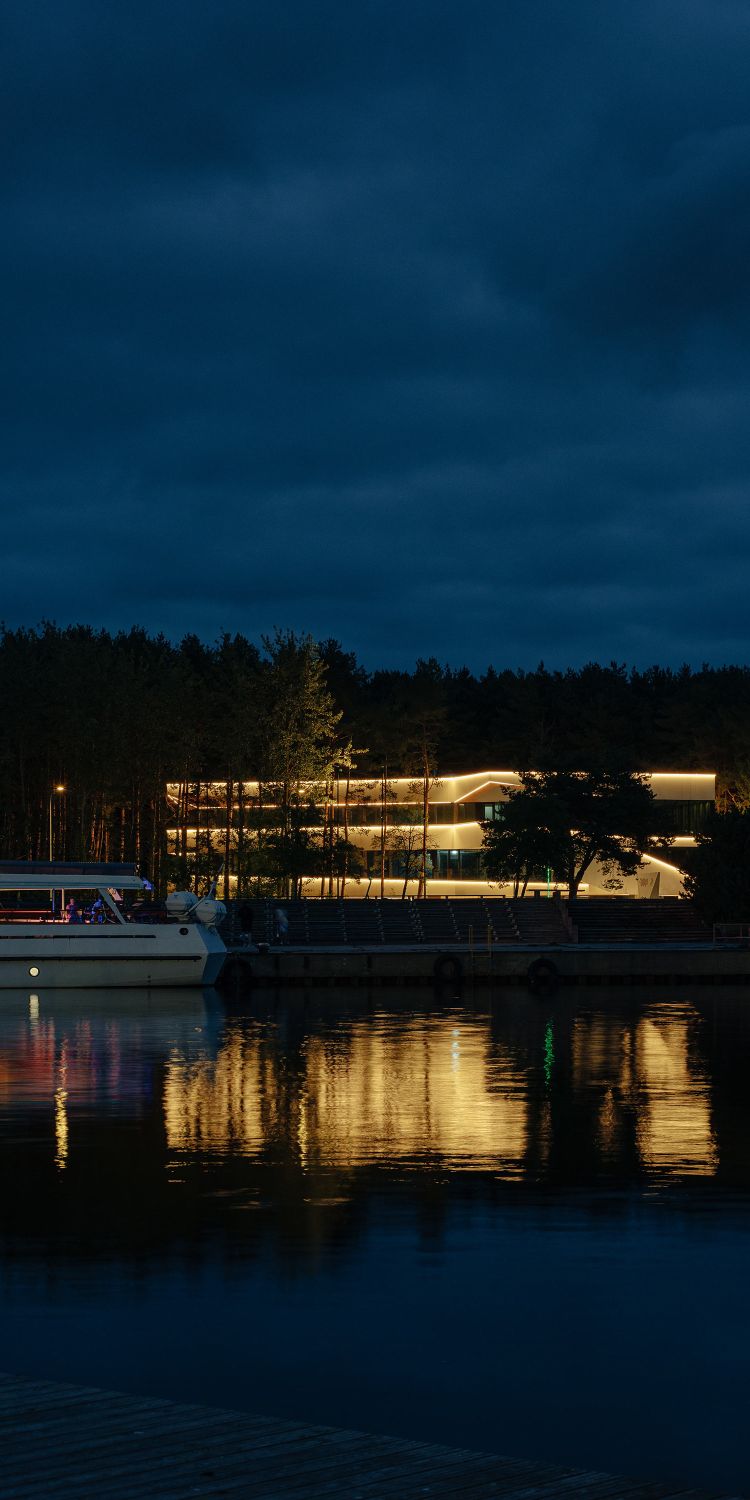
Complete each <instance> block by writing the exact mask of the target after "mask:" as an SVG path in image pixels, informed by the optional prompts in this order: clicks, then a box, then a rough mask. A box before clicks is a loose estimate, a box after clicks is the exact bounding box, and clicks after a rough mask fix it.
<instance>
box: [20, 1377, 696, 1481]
mask: <svg viewBox="0 0 750 1500" xmlns="http://www.w3.org/2000/svg"><path fill="white" fill-rule="evenodd" d="M195 1495H203V1496H222V1495H226V1496H229V1497H231V1500H245V1497H248V1500H250V1497H252V1500H272V1497H276V1496H292V1497H296V1500H307V1497H308V1496H310V1497H318V1496H319V1497H321V1500H322V1497H325V1500H339V1497H341V1500H343V1497H346V1500H359V1497H361V1500H380V1497H383V1500H424V1497H425V1496H433V1495H434V1496H442V1497H444V1500H445V1497H449V1496H463V1495H465V1496H467V1497H468V1500H485V1497H489V1496H496V1495H502V1496H504V1497H505V1500H556V1497H558V1496H559V1497H560V1500H573V1497H575V1496H578V1495H580V1496H582V1497H585V1500H620V1497H623V1500H624V1497H626V1496H627V1497H628V1500H667V1497H669V1496H672V1495H679V1496H680V1497H681V1500H698V1497H699V1496H700V1497H701V1500H707V1492H706V1491H699V1490H685V1489H682V1488H680V1487H679V1486H677V1487H675V1486H670V1485H668V1484H644V1483H641V1482H639V1481H636V1480H630V1479H617V1478H614V1477H613V1476H612V1475H609V1474H593V1473H584V1472H583V1471H579V1470H575V1469H563V1468H560V1467H558V1466H554V1465H550V1464H535V1463H521V1462H517V1461H516V1460H515V1459H510V1458H495V1457H493V1456H492V1455H490V1454H486V1453H470V1452H464V1451H462V1450H460V1449H456V1448H443V1447H436V1446H434V1445H433V1444H426V1443H412V1442H408V1441H406V1440H405V1439H403V1438H388V1437H373V1436H371V1435H369V1434H367V1433H362V1432H340V1431H337V1430H335V1429H334V1428H330V1427H307V1426H302V1425H300V1424H298V1423H294V1422H280V1421H276V1420H275V1419H273V1418H267V1417H255V1416H249V1415H246V1414H245V1413H243V1412H236V1411H218V1410H215V1409H213V1408H211V1407H205V1406H183V1405H177V1404H176V1403H174V1402H171V1401H155V1400H145V1399H142V1398H141V1397H139V1396H124V1395H117V1394H115V1393H113V1392H111V1391H99V1390H89V1389H85V1388H81V1387H78V1386H73V1385H57V1384H52V1383H51V1382H48V1381H40V1380H28V1379H25V1378H20V1377H16V1376H11V1375H0V1496H1V1497H2V1500H146V1497H149V1500H151V1497H153V1500H188V1497H190V1496H195Z"/></svg>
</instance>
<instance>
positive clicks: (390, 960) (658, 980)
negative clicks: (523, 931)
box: [223, 943, 750, 988]
mask: <svg viewBox="0 0 750 1500" xmlns="http://www.w3.org/2000/svg"><path fill="white" fill-rule="evenodd" d="M460 981H472V982H474V983H476V984H492V985H503V984H509V985H519V984H531V985H532V987H534V985H535V984H537V985H538V984H542V985H546V986H552V985H574V984H605V985H606V984H617V985H668V984H672V983H675V984H680V985H685V984H702V985H703V984H750V950H748V949H747V948H744V947H739V946H738V947H728V946H726V945H722V944H712V943H706V944H698V943H679V944H678V943H675V944H670V943H652V944H649V943H617V944H615V943H612V944H603V943H595V944H591V945H586V944H582V943H576V944H563V945H560V946H559V947H554V946H549V945H547V946H544V947H538V948H535V947H533V946H531V945H530V944H528V943H525V944H518V945H512V944H510V943H503V944H502V945H498V946H496V947H492V946H490V947H487V946H485V947H469V946H468V945H466V944H459V943H453V944H451V945H450V946H447V945H446V946H440V945H427V944H420V945H419V946H418V947H416V946H406V945H402V946H395V945H394V946H391V947H389V946H387V945H385V944H381V945H379V946H378V947H366V948H365V947H362V948H357V947H353V946H346V947H345V946H339V945H331V946H323V945H321V944H317V945H316V946H315V947H314V948H310V947H303V946H278V947H269V948H268V950H267V951H262V952H258V951H256V950H254V949H250V948H247V947H245V948H233V949H230V951H229V956H228V960H227V964H226V968H225V973H224V976H223V984H224V986H225V987H227V988H231V987H244V986H245V985H247V986H252V985H278V984H283V985H285V986H286V985H297V984H301V985H315V984H341V985H345V984H351V985H360V984H369V985H379V984H385V985H393V984H402V983H403V984H430V985H434V984H441V983H450V982H460Z"/></svg>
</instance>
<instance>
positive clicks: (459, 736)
mask: <svg viewBox="0 0 750 1500" xmlns="http://www.w3.org/2000/svg"><path fill="white" fill-rule="evenodd" d="M0 701H1V702H2V722H3V733H2V739H0V788H1V798H2V800H1V803H0V853H1V854H2V857H3V858H6V859H7V858H16V859H34V858H39V859H45V858H47V857H48V854H49V850H50V843H51V844H52V848H53V850H54V852H55V854H56V855H58V856H60V855H64V856H66V857H67V858H78V859H81V858H93V859H105V858H106V859H114V860H118V859H123V860H135V861H137V862H138V863H139V865H140V866H141V868H142V869H144V870H145V871H147V872H149V873H150V874H151V875H152V877H153V878H154V880H155V882H156V884H157V885H158V886H159V887H161V888H163V886H164V883H165V880H166V878H167V876H168V874H169V873H170V870H169V866H168V862H167V859H166V840H165V831H166V826H167V816H168V808H167V804H166V800H165V786H166V783H167V782H175V783H178V784H179V785H180V787H181V788H184V789H185V790H184V795H185V798H186V799H187V797H188V795H192V796H195V795H197V796H198V798H199V797H200V788H201V786H202V785H204V784H207V783H209V782H211V781H214V780H216V781H222V782H223V781H226V782H228V783H229V786H230V789H231V788H234V789H235V790H234V796H235V800H236V795H237V794H239V796H240V797H241V795H242V791H241V784H242V779H243V778H255V777H257V778H259V779H260V780H262V781H263V782H265V783H266V784H268V785H274V786H276V787H281V788H283V798H284V799H285V800H286V801H287V802H288V801H289V800H290V798H291V795H292V793H291V789H292V788H293V787H294V786H295V785H298V784H299V781H300V780H301V779H302V778H309V779H319V780H321V782H323V781H324V780H325V778H326V777H328V776H330V775H331V774H337V775H342V774H356V775H359V776H372V777H373V778H375V779H378V778H382V777H383V776H384V775H386V774H387V775H391V776H395V775H397V774H404V775H409V774H414V775H415V777H418V778H420V780H421V781H422V782H423V784H424V786H425V789H426V790H425V796H426V795H427V788H428V786H429V783H430V780H431V778H434V777H436V776H439V775H440V774H441V773H456V772H460V771H463V770H472V769H481V768H483V767H487V768H490V767H492V768H496V769H500V768H507V769H513V770H522V769H529V768H535V769H546V768H555V767H559V768H563V769H564V768H579V769H587V768H599V767H615V768H620V769H629V770H660V769H662V770H665V769H669V770H680V769H694V770H716V771H717V772H718V774H719V797H720V802H721V803H722V804H723V805H726V806H732V805H734V806H742V807H744V806H746V805H747V800H748V795H747V794H748V789H750V668H747V667H742V666H737V667H720V668H710V667H703V668H702V669H701V670H700V671H692V670H690V669H689V668H688V667H683V668H681V669H679V670H677V671H673V670H670V669H667V668H662V667H650V668H648V669H646V670H643V671H631V670H628V669H627V668H625V667H624V666H620V665H617V664H612V665H610V666H606V667H605V666H597V665H593V664H592V665H589V666H586V667H583V668H581V669H580V670H569V671H565V672H550V671H547V670H546V669H545V667H544V666H543V665H540V666H539V667H538V668H537V669H536V670H535V671H532V672H528V671H513V670H511V669H497V668H494V667H488V669H487V670H486V671H485V672H483V673H481V674H479V675H477V674H475V673H472V672H470V671H469V670H468V669H466V668H452V667H444V666H441V665H440V664H439V663H438V662H437V661H434V660H430V661H419V662H417V664H416V666H415V668H414V670H413V671H411V672H408V671H396V670H375V671H368V670H365V668H364V667H362V666H361V665H360V664H359V663H358V662H357V660H356V658H355V657H354V655H353V654H352V653H350V652H347V651H346V650H345V649H344V648H343V647H342V646H341V645H340V644H339V643H338V642H336V641H324V642H321V643H315V642H314V641H312V639H311V638H309V637H302V636H295V635H294V634H293V633H291V632H281V631H279V632H277V633H276V634H275V635H274V636H273V637H271V638H264V639H263V640H262V641H261V642H260V643H259V644H256V643H254V642H251V641H248V640H247V639H245V638H244V637H242V636H239V635H236V636H228V635H227V636H224V637H222V638H221V639H220V640H219V641H217V642H216V643H215V644H213V645H207V644H205V643H203V642H201V641H200V640H198V639H197V638H196V637H195V636H192V635H191V636H187V637H186V638H185V639H184V640H183V641H181V642H180V643H179V644H174V643H172V642H170V641H168V640H166V639H165V638H164V637H163V636H156V637H152V636H149V635H148V634H147V633H146V632H145V631H143V630H140V629H132V630H130V631H128V632H122V633H120V634H117V635H114V636H113V635H110V634H109V633H107V632H106V631H101V630H95V629H93V628H90V627H85V626H77V627H71V628H68V629H59V628H58V627H56V626H54V625H44V626H41V627H40V628H39V629H37V630H25V629H24V630H5V629H4V630H2V632H0ZM56 787H60V788H64V790H61V791H59V792H58V791H56V790H55V788H56ZM196 788H197V793H196V791H195V789H196ZM191 789H192V790H191ZM232 795H233V794H232V792H231V791H230V798H229V799H228V802H231V797H232ZM277 800H278V799H277ZM228 843H229V834H228Z"/></svg>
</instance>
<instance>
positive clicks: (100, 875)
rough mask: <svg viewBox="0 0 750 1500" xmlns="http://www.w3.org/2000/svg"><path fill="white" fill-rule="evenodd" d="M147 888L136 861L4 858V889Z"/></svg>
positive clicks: (0, 866) (0, 886) (0, 880)
mask: <svg viewBox="0 0 750 1500" xmlns="http://www.w3.org/2000/svg"><path fill="white" fill-rule="evenodd" d="M112 886H114V887H115V889H116V890H118V891H145V890H146V889H147V887H146V884H145V882H144V880H143V879H142V877H141V876H140V875H136V873H135V865H116V864H104V865H102V864H88V863H85V862H84V863H74V862H72V861H69V860H65V861H62V860H51V861H49V862H47V861H44V860H34V861H28V860H22V859H6V860H0V891H61V890H65V891H101V890H105V891H106V890H109V889H110V887H112Z"/></svg>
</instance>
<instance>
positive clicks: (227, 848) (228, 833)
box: [224, 771, 234, 901]
mask: <svg viewBox="0 0 750 1500" xmlns="http://www.w3.org/2000/svg"><path fill="white" fill-rule="evenodd" d="M233 800H234V778H233V776H232V772H231V771H230V772H229V775H228V777H227V805H226V821H225V824H224V900H225V901H228V900H229V860H230V857H231V852H232V803H233Z"/></svg>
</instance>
